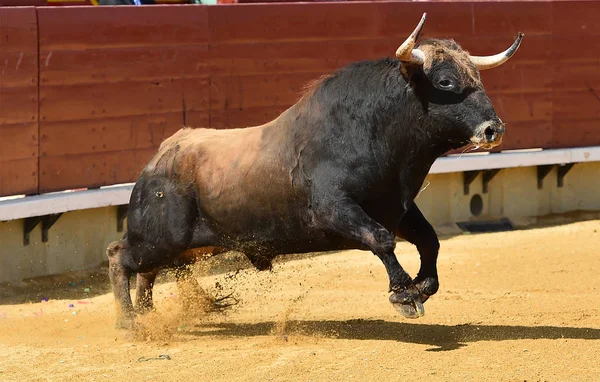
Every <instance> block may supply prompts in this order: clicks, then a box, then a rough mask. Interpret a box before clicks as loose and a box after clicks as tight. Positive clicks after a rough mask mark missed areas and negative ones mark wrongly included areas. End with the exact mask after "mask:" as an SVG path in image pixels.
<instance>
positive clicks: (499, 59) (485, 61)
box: [469, 32, 524, 70]
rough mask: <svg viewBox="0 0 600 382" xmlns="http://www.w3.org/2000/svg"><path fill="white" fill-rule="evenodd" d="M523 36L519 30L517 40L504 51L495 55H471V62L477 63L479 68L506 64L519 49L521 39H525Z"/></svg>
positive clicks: (484, 68) (483, 68)
mask: <svg viewBox="0 0 600 382" xmlns="http://www.w3.org/2000/svg"><path fill="white" fill-rule="evenodd" d="M523 36H524V34H523V32H519V35H518V36H517V39H516V40H515V42H513V44H512V45H511V46H510V48H508V49H506V50H505V51H504V52H502V53H498V54H495V55H493V56H483V57H482V56H469V58H470V59H471V62H472V63H473V64H475V66H476V67H477V69H479V70H486V69H492V68H495V67H497V66H500V65H502V64H504V63H505V62H506V61H508V59H509V58H511V57H512V56H513V54H515V52H516V51H517V49H519V46H520V45H521V40H522V39H523Z"/></svg>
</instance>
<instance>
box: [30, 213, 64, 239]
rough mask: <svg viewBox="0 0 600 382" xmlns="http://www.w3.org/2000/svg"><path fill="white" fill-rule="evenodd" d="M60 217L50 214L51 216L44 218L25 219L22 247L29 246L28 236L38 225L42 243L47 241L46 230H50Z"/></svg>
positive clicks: (59, 215)
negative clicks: (39, 225)
mask: <svg viewBox="0 0 600 382" xmlns="http://www.w3.org/2000/svg"><path fill="white" fill-rule="evenodd" d="M61 216H62V213H60V214H52V215H44V216H32V217H30V218H26V219H25V223H24V225H23V245H29V243H30V240H29V235H30V234H31V231H33V229H34V228H35V227H37V225H38V224H40V223H42V242H43V243H45V242H47V241H48V230H49V229H50V228H52V226H53V225H54V223H56V221H57V220H58V218H60V217H61Z"/></svg>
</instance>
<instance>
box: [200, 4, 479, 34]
mask: <svg viewBox="0 0 600 382" xmlns="http://www.w3.org/2000/svg"><path fill="white" fill-rule="evenodd" d="M423 12H427V13H428V18H429V22H428V24H427V27H426V28H425V29H424V30H423V35H422V36H423V37H427V36H432V35H446V36H452V37H454V38H456V37H459V36H470V35H472V33H473V30H472V25H471V16H472V10H471V5H470V4H453V3H435V4H433V3H419V4H414V3H407V2H403V3H399V2H386V3H310V4H277V5H271V4H253V5H236V6H232V7H231V6H222V7H210V8H209V25H210V40H211V43H225V42H227V43H240V42H249V43H254V42H260V41H273V40H278V41H306V40H335V39H349V38H352V39H357V40H359V39H365V38H373V37H392V36H397V37H399V38H402V37H404V38H406V37H407V36H408V34H409V33H410V32H412V30H413V29H414V28H415V26H416V25H417V23H418V22H419V20H420V18H421V16H422V14H423ZM448 14H452V17H451V18H450V17H447V15H448ZM315 15H326V17H315ZM432 20H433V21H432ZM457 20H464V22H457Z"/></svg>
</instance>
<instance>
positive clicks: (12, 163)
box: [0, 8, 38, 195]
mask: <svg viewBox="0 0 600 382" xmlns="http://www.w3.org/2000/svg"><path fill="white" fill-rule="evenodd" d="M37 91H38V51H37V20H36V13H35V8H8V9H1V10H0V195H13V194H22V193H24V194H36V193H37V192H38V93H37Z"/></svg>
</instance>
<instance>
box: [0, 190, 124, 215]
mask: <svg viewBox="0 0 600 382" xmlns="http://www.w3.org/2000/svg"><path fill="white" fill-rule="evenodd" d="M133 185H134V184H133V183H126V184H118V185H114V186H107V187H102V188H98V189H93V190H77V191H71V190H69V191H61V192H53V193H48V194H43V195H34V196H25V197H19V198H12V199H7V200H2V199H0V221H9V220H16V219H24V218H29V217H33V216H44V215H50V214H57V213H63V212H69V211H77V210H87V209H90V208H100V207H108V206H117V205H121V204H128V203H129V197H130V195H131V190H132V189H133Z"/></svg>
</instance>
